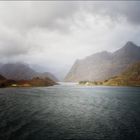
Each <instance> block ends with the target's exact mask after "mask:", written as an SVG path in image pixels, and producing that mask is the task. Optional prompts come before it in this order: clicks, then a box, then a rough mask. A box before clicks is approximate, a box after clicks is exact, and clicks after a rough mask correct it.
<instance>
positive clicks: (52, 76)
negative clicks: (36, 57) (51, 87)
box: [36, 72, 58, 82]
mask: <svg viewBox="0 0 140 140" xmlns="http://www.w3.org/2000/svg"><path fill="white" fill-rule="evenodd" d="M36 77H39V78H46V77H48V78H50V79H52V80H53V81H55V82H58V79H57V78H56V77H55V76H54V75H53V74H51V73H50V72H44V73H38V74H36Z"/></svg>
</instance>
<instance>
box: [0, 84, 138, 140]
mask: <svg viewBox="0 0 140 140" xmlns="http://www.w3.org/2000/svg"><path fill="white" fill-rule="evenodd" d="M139 132H140V88H136V87H82V86H78V85H67V84H66V85H56V86H52V87H44V88H5V89H0V140H64V139H71V140H104V139H105V140H124V139H126V140H128V139H131V140H134V139H140V133H139Z"/></svg>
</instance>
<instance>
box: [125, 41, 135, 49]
mask: <svg viewBox="0 0 140 140" xmlns="http://www.w3.org/2000/svg"><path fill="white" fill-rule="evenodd" d="M132 47H138V46H137V45H136V44H135V43H133V42H132V41H128V42H127V43H126V44H125V45H124V48H132Z"/></svg>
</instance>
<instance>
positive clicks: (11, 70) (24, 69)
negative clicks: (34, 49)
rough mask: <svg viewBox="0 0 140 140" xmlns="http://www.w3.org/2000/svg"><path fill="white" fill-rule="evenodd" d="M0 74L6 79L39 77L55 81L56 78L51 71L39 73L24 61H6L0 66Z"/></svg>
mask: <svg viewBox="0 0 140 140" xmlns="http://www.w3.org/2000/svg"><path fill="white" fill-rule="evenodd" d="M0 74H1V75H3V76H4V77H6V78H7V79H12V80H29V79H32V78H34V77H39V78H41V79H46V78H49V79H52V80H53V81H55V82H57V81H58V79H57V78H56V77H55V76H54V75H53V74H51V73H49V72H45V73H39V72H36V71H35V70H34V69H32V68H31V67H30V66H29V65H27V64H24V63H7V64H3V65H2V66H1V67H0Z"/></svg>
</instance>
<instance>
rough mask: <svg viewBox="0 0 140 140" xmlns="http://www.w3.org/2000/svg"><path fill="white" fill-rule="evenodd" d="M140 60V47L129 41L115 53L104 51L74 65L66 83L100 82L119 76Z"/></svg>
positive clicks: (66, 78)
mask: <svg viewBox="0 0 140 140" xmlns="http://www.w3.org/2000/svg"><path fill="white" fill-rule="evenodd" d="M139 60H140V47H139V46H137V45H136V44H134V43H133V42H131V41H128V42H127V43H126V44H125V45H124V46H123V47H122V48H120V49H118V50H116V51H115V52H113V53H111V52H107V51H102V52H99V53H96V54H92V55H90V56H87V57H85V58H84V59H81V60H78V61H76V62H75V63H74V65H73V66H72V68H71V70H70V71H69V73H68V74H67V75H66V77H65V79H64V80H65V81H66V82H79V81H84V80H87V81H98V80H105V79H108V78H110V77H112V76H115V75H118V74H119V73H121V72H122V71H123V70H124V69H126V68H127V67H128V66H129V65H130V64H133V63H135V62H137V61H139Z"/></svg>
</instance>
